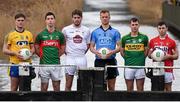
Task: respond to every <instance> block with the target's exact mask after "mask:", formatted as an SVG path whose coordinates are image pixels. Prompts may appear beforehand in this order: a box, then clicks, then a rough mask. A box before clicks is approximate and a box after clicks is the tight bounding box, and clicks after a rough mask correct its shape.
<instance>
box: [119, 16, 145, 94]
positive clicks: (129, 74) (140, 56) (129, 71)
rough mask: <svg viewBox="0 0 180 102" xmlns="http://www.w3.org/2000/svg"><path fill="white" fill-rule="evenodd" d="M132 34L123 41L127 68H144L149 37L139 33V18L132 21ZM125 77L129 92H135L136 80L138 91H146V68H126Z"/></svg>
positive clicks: (122, 47) (123, 38)
mask: <svg viewBox="0 0 180 102" xmlns="http://www.w3.org/2000/svg"><path fill="white" fill-rule="evenodd" d="M130 27H131V32H130V33H129V34H127V35H125V36H123V37H122V39H121V50H120V52H121V55H122V57H123V58H124V60H125V65H126V66H144V65H145V59H146V56H147V51H148V37H147V36H146V35H144V34H141V33H140V32H139V21H138V19H137V18H132V19H131V20H130ZM124 77H125V81H126V85H127V91H133V89H134V79H136V86H137V91H143V90H144V79H145V71H144V68H125V69H124Z"/></svg>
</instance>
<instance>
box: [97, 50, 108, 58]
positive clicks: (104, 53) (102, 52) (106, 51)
mask: <svg viewBox="0 0 180 102" xmlns="http://www.w3.org/2000/svg"><path fill="white" fill-rule="evenodd" d="M99 53H101V56H102V57H103V59H104V58H105V57H106V55H107V54H108V53H109V50H108V48H105V47H103V48H100V49H99Z"/></svg>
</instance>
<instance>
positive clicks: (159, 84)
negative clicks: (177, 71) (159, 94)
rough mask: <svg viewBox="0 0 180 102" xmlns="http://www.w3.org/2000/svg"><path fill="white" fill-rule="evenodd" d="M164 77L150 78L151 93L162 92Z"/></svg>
mask: <svg viewBox="0 0 180 102" xmlns="http://www.w3.org/2000/svg"><path fill="white" fill-rule="evenodd" d="M164 86H165V84H164V75H161V76H152V77H151V91H164Z"/></svg>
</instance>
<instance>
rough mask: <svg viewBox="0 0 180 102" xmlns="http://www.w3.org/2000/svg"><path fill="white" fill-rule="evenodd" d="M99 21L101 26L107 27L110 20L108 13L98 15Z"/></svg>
mask: <svg viewBox="0 0 180 102" xmlns="http://www.w3.org/2000/svg"><path fill="white" fill-rule="evenodd" d="M100 20H101V23H102V24H103V25H108V24H109V20H110V15H109V13H101V14H100Z"/></svg>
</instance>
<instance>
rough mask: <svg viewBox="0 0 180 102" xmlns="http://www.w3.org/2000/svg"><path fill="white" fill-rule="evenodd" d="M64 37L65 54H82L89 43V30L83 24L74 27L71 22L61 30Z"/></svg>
mask: <svg viewBox="0 0 180 102" xmlns="http://www.w3.org/2000/svg"><path fill="white" fill-rule="evenodd" d="M62 32H63V34H64V36H65V38H66V51H65V52H66V54H67V55H70V56H82V55H85V53H86V51H87V44H89V43H90V30H89V29H88V28H87V27H85V26H82V25H81V26H80V27H78V28H77V27H74V25H73V24H71V25H69V26H67V27H64V28H63V30H62Z"/></svg>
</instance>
